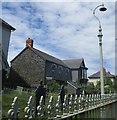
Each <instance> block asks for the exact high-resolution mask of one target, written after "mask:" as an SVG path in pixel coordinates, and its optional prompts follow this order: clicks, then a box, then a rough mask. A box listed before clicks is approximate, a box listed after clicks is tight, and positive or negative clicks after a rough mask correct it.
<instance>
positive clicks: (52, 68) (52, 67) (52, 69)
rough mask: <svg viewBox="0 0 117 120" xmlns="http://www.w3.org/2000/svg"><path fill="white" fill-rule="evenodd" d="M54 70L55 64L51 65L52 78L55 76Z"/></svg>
mask: <svg viewBox="0 0 117 120" xmlns="http://www.w3.org/2000/svg"><path fill="white" fill-rule="evenodd" d="M56 68H57V65H56V64H52V65H51V73H52V76H53V77H54V76H55V71H56Z"/></svg>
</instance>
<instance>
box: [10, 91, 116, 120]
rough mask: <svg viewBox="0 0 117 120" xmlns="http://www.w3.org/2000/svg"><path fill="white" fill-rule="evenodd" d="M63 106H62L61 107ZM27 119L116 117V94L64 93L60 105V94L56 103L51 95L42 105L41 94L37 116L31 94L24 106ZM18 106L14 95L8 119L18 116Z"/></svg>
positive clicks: (14, 119) (13, 119)
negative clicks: (78, 94)
mask: <svg viewBox="0 0 117 120" xmlns="http://www.w3.org/2000/svg"><path fill="white" fill-rule="evenodd" d="M62 106H63V107H62ZM24 112H25V116H24V118H27V119H33V118H37V119H39V120H40V119H41V118H43V117H44V116H45V115H46V119H51V120H63V119H64V120H67V119H69V120H71V119H81V118H114V119H117V94H115V93H113V94H105V95H104V96H100V94H95V95H94V94H92V95H91V94H90V95H84V94H82V95H80V96H79V97H78V96H77V95H75V96H73V95H71V96H70V97H68V95H65V98H64V103H63V105H61V101H60V96H58V99H57V103H56V104H54V97H53V96H51V97H50V99H49V103H48V105H47V106H45V105H44V102H43V96H42V97H41V99H40V101H39V106H38V107H37V116H35V111H34V106H33V100H32V96H30V98H29V100H28V102H27V106H26V107H25V108H24ZM19 113H20V108H19V105H18V97H17V96H16V97H14V100H13V102H12V104H11V108H10V109H9V110H8V119H9V120H16V119H18V118H20V116H19Z"/></svg>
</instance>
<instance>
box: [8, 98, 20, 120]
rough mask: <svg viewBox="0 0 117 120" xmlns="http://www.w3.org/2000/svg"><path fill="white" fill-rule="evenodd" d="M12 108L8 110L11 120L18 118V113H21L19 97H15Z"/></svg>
mask: <svg viewBox="0 0 117 120" xmlns="http://www.w3.org/2000/svg"><path fill="white" fill-rule="evenodd" d="M11 106H12V107H11V109H9V111H8V119H9V120H13V119H15V120H17V119H18V114H19V108H18V97H15V98H14V100H13V102H12V104H11Z"/></svg>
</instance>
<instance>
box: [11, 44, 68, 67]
mask: <svg viewBox="0 0 117 120" xmlns="http://www.w3.org/2000/svg"><path fill="white" fill-rule="evenodd" d="M28 48H29V49H30V50H32V51H33V52H34V53H35V54H36V55H39V56H40V57H41V58H43V59H44V60H46V61H50V62H53V63H57V64H59V65H62V66H65V67H68V66H67V65H66V64H65V63H64V62H63V61H62V60H60V59H58V58H56V57H53V56H51V55H49V54H47V53H45V52H42V51H40V50H37V49H35V48H32V47H29V46H27V47H25V48H24V49H23V50H22V51H21V52H20V53H19V54H18V55H17V56H16V57H15V58H14V59H13V60H11V62H13V61H14V60H15V59H16V58H17V57H18V56H20V55H21V54H22V53H23V52H24V51H25V50H26V49H28Z"/></svg>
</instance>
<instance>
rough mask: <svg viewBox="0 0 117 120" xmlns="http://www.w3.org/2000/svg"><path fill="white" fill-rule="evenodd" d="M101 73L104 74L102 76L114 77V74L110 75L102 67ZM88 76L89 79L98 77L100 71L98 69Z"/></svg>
mask: <svg viewBox="0 0 117 120" xmlns="http://www.w3.org/2000/svg"><path fill="white" fill-rule="evenodd" d="M103 75H104V77H109V78H114V77H115V76H114V75H112V74H111V73H110V72H106V70H105V69H103ZM89 78H90V79H93V78H100V71H98V72H96V73H94V74H92V75H90V76H89Z"/></svg>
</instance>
